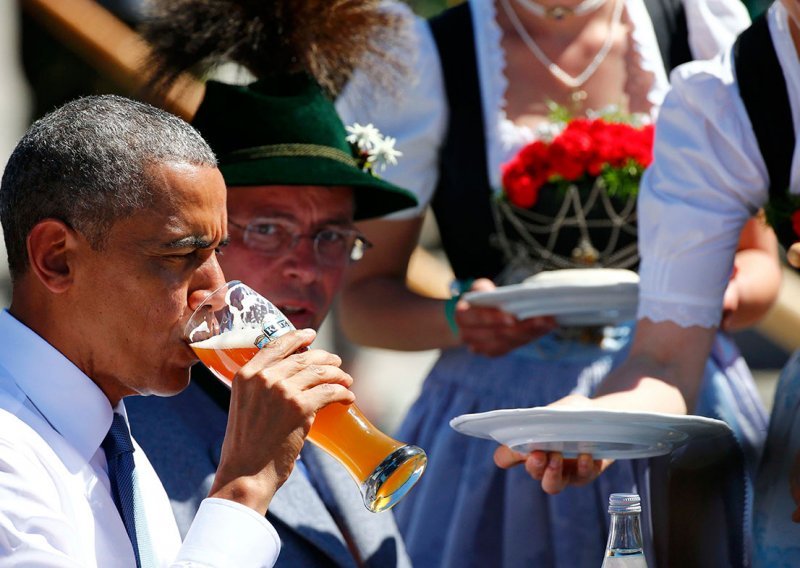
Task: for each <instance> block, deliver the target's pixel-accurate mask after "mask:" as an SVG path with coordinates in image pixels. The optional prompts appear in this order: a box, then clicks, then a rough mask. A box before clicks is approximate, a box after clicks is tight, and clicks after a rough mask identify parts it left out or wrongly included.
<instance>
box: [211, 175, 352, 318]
mask: <svg viewBox="0 0 800 568" xmlns="http://www.w3.org/2000/svg"><path fill="white" fill-rule="evenodd" d="M228 215H229V217H230V219H231V221H232V222H235V223H238V224H240V225H243V226H246V225H247V224H248V223H249V222H250V221H251V220H253V219H256V218H263V217H278V218H283V219H288V220H290V221H291V222H292V223H293V224H296V225H297V227H298V229H299V231H300V232H301V233H302V234H306V235H309V234H315V233H316V232H317V231H319V230H320V229H323V228H326V227H342V228H350V227H351V226H352V220H353V191H352V189H350V188H346V187H318V186H260V187H231V188H229V189H228ZM229 229H230V242H229V244H228V246H227V247H226V248H225V250H224V254H223V255H222V256H221V257H220V258H219V262H220V264H221V265H222V268H223V270H224V271H225V275H226V277H227V278H228V279H229V280H241V281H242V282H244V283H245V284H247V285H248V286H250V287H251V288H253V289H254V290H256V291H258V292H259V293H260V294H262V295H263V296H264V297H266V298H267V299H269V300H270V301H271V302H272V303H274V304H275V305H276V307H278V309H280V310H281V311H282V312H283V313H284V314H286V316H287V317H288V318H289V319H290V320H291V321H292V323H293V324H294V326H295V327H297V328H298V329H301V328H313V329H317V328H319V326H320V324H322V321H323V320H324V319H325V315H326V314H327V313H328V310H329V309H330V307H331V304H332V302H333V298H334V296H335V295H336V293H337V292H338V290H339V288H340V286H341V282H342V277H343V275H344V272H345V269H346V268H347V264H346V263H343V264H342V265H341V266H333V267H332V266H325V265H322V264H321V263H320V262H319V261H318V260H317V257H316V255H315V253H314V244H313V242H312V240H311V239H310V238H301V239H300V241H299V242H298V243H297V246H295V247H294V248H293V249H291V250H287V251H285V252H284V254H281V255H278V256H271V255H267V254H264V253H263V252H260V251H258V250H253V249H251V248H248V247H247V246H245V244H244V241H243V240H242V239H243V232H242V230H240V229H238V228H236V227H234V226H232V225H231V226H230V227H229Z"/></svg>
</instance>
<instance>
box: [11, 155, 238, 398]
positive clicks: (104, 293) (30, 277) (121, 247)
mask: <svg viewBox="0 0 800 568" xmlns="http://www.w3.org/2000/svg"><path fill="white" fill-rule="evenodd" d="M152 174H153V176H154V179H155V183H156V184H157V185H158V186H159V188H158V190H157V191H155V192H154V194H156V195H158V196H159V197H158V200H157V202H156V203H155V204H154V205H153V206H152V207H150V208H148V209H147V210H144V211H140V212H137V213H135V214H133V215H131V216H129V217H125V218H122V219H120V220H119V221H117V222H116V223H115V224H114V225H113V226H112V228H111V230H110V231H109V232H108V234H107V240H106V242H105V245H104V246H103V247H102V248H101V249H100V250H94V249H92V247H91V246H90V244H89V242H88V241H87V240H86V238H85V237H84V236H83V235H81V234H80V233H79V232H77V231H75V230H72V229H71V228H69V227H67V226H66V225H65V224H64V223H61V222H60V221H55V220H46V221H43V222H40V223H39V224H38V225H37V226H36V227H35V228H34V229H33V230H32V231H31V234H30V235H29V238H28V246H29V251H30V256H31V258H32V266H31V268H30V269H29V270H28V271H27V273H26V274H25V276H24V277H23V278H21V279H20V282H19V283H17V284H15V288H16V287H17V286H20V287H22V286H25V287H26V291H25V294H22V293H20V294H14V301H13V303H12V305H11V308H10V311H11V313H12V314H13V315H14V316H15V317H17V318H18V319H20V320H21V321H23V323H25V324H26V325H28V326H29V327H31V328H32V329H33V330H34V331H36V332H37V333H38V334H40V335H41V336H42V337H43V338H44V339H46V340H47V341H48V342H49V343H51V344H52V345H53V346H54V347H55V348H56V349H58V350H59V351H61V353H63V354H64V355H65V356H66V357H67V358H68V359H69V360H70V361H72V362H73V363H74V364H75V365H76V366H77V367H78V368H80V369H81V370H82V371H83V372H84V373H85V374H86V375H87V376H89V377H91V378H92V380H93V381H95V383H97V385H98V386H99V387H100V389H101V390H102V391H103V392H104V393H105V395H106V396H107V397H108V399H109V401H110V402H111V404H112V405H115V404H116V403H117V402H118V401H119V400H120V399H121V398H122V397H124V396H127V395H131V394H137V393H138V394H160V395H171V394H175V393H177V392H179V391H181V390H182V389H183V388H185V387H186V385H187V384H188V381H189V368H190V367H191V365H192V364H193V363H195V362H196V360H197V359H196V357H195V355H194V354H193V352H192V351H191V349H189V347H188V346H187V344H186V342H185V341H184V339H183V328H184V325H185V323H186V321H187V319H188V317H189V315H190V314H191V312H192V310H193V309H194V308H195V307H197V306H198V305H199V304H200V302H201V301H202V300H203V299H204V298H205V297H206V296H207V295H208V294H209V293H210V292H211V291H213V290H214V289H215V288H217V287H219V286H220V285H222V284H223V283H224V277H223V275H222V271H221V269H220V267H219V264H218V263H217V259H216V253H215V249H216V248H217V247H219V246H220V245H221V244H223V241H224V239H225V238H226V209H225V198H226V190H225V184H224V182H223V180H222V176H221V174H220V172H219V170H217V169H216V168H210V167H198V166H193V165H188V164H161V165H157V166H154V169H153V171H152ZM42 287H44V288H48V289H49V293H45V290H44V289H43V288H42ZM41 314H48V317H46V318H44V317H42V315H41Z"/></svg>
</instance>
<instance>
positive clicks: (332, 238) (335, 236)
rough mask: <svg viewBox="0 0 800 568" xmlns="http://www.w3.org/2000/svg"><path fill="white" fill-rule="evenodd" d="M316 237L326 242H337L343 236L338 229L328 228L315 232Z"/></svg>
mask: <svg viewBox="0 0 800 568" xmlns="http://www.w3.org/2000/svg"><path fill="white" fill-rule="evenodd" d="M317 238H318V239H320V240H321V241H325V242H328V243H338V242H339V241H341V240H344V238H345V237H344V235H343V234H342V233H340V232H339V231H333V230H330V229H329V230H325V231H320V232H319V233H318V234H317Z"/></svg>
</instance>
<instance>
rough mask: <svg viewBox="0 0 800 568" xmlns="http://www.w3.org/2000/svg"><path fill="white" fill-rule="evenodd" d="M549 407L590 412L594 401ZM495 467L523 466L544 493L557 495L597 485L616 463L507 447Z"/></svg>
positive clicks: (578, 399) (572, 398)
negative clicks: (522, 450)
mask: <svg viewBox="0 0 800 568" xmlns="http://www.w3.org/2000/svg"><path fill="white" fill-rule="evenodd" d="M550 406H551V407H571V408H591V407H592V401H591V399H588V398H586V397H584V396H580V395H569V396H567V397H564V398H562V399H561V400H558V401H556V402H554V403H553V404H551V405H550ZM494 463H495V464H496V465H497V466H498V467H501V468H503V469H508V468H510V467H513V466H516V465H519V464H521V463H524V464H525V471H527V472H528V475H530V476H531V477H532V478H533V479H535V480H537V481H541V482H542V490H543V491H544V492H545V493H549V494H550V495H555V494H557V493H560V492H561V491H563V490H564V489H566V488H567V487H568V486H569V485H574V486H576V487H580V486H581V485H586V484H587V483H589V482H591V481H594V480H595V479H597V477H598V476H599V475H600V474H601V473H602V472H603V471H605V470H606V468H608V466H610V465H611V464H612V463H613V460H595V459H592V456H591V455H590V454H580V455H579V456H578V457H577V458H576V459H564V456H563V455H562V454H561V452H544V451H534V452H531V453H529V454H523V453H520V452H515V451H514V450H512V449H511V448H509V447H507V446H500V447H499V448H497V450H495V452H494Z"/></svg>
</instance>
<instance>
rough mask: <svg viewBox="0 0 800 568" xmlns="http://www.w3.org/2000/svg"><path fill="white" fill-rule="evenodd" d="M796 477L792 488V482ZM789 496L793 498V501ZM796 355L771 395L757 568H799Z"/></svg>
mask: <svg viewBox="0 0 800 568" xmlns="http://www.w3.org/2000/svg"><path fill="white" fill-rule="evenodd" d="M792 477H794V479H795V482H794V483H795V485H794V486H792V484H791V479H792ZM793 495H795V497H794V498H793ZM798 501H800V351H798V352H796V353H795V354H794V355H793V356H792V358H791V359H790V360H789V363H788V364H787V365H786V366H785V367H784V369H783V371H782V373H781V377H780V379H779V381H778V387H777V389H776V390H775V403H774V405H773V407H772V416H771V418H770V423H769V434H768V436H767V442H766V445H765V447H764V456H763V458H762V463H761V467H760V469H759V473H758V478H757V481H756V499H755V511H754V515H753V535H754V541H755V563H754V565H755V566H763V567H765V568H766V567H769V568H783V567H790V566H800V524H798V523H793V522H792V512H793V511H794V510H795V509H796V508H797V506H798Z"/></svg>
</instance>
